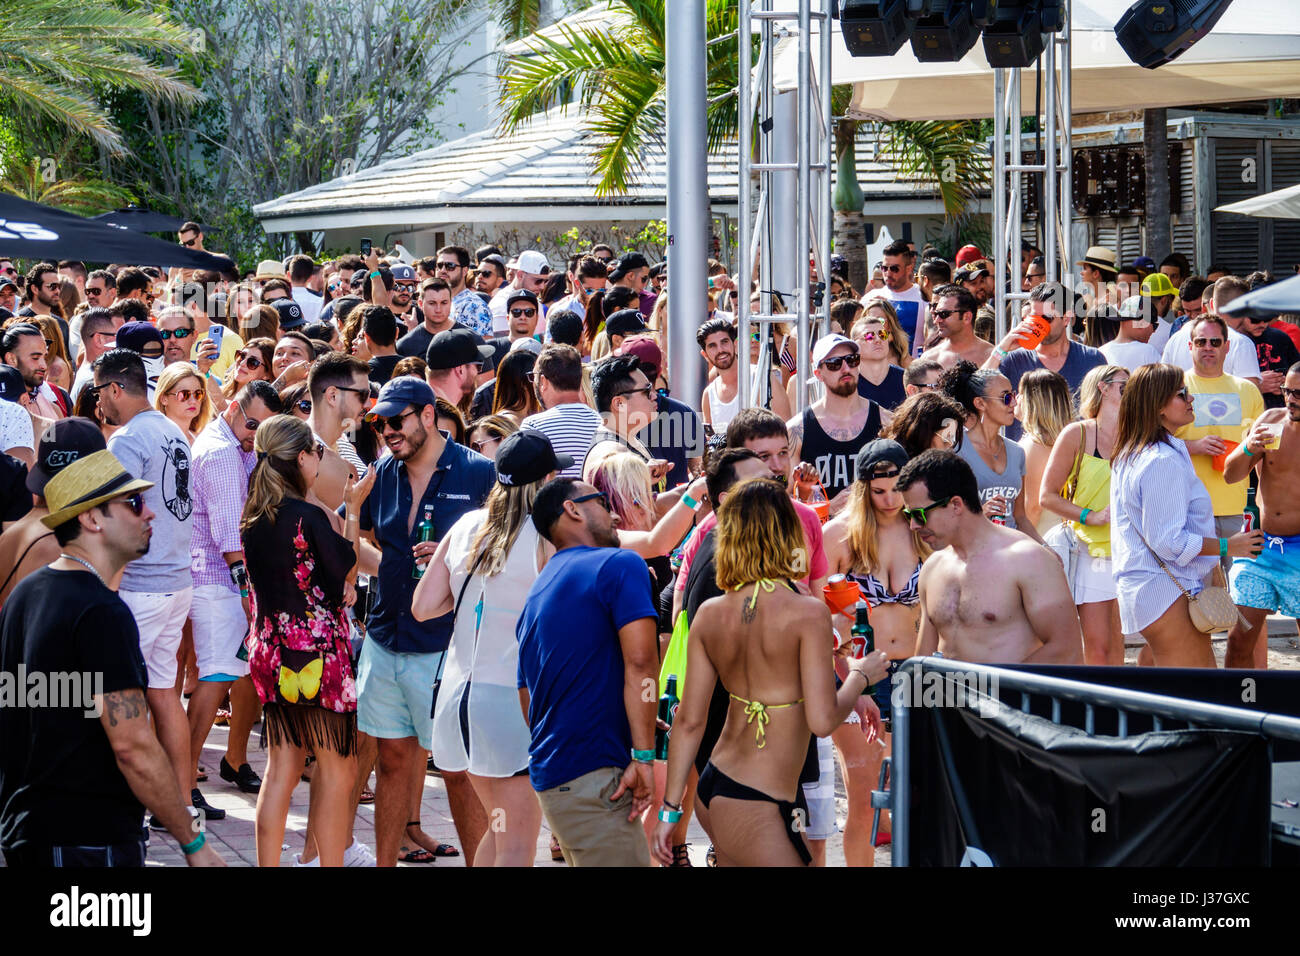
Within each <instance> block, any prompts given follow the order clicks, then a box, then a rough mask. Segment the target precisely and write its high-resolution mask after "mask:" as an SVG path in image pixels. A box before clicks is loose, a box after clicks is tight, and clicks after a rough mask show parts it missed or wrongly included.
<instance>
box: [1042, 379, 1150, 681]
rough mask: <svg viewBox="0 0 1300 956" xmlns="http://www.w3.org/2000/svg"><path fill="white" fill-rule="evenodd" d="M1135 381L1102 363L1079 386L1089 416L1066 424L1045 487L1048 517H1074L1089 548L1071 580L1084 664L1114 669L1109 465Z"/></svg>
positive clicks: (1116, 629)
mask: <svg viewBox="0 0 1300 956" xmlns="http://www.w3.org/2000/svg"><path fill="white" fill-rule="evenodd" d="M1029 374H1030V375H1039V374H1041V372H1030V373H1029ZM1025 378H1029V375H1026V376H1025ZM1128 378H1129V372H1128V369H1126V368H1124V367H1123V366H1120V365H1099V366H1097V367H1096V368H1094V369H1091V370H1090V371H1089V372H1088V374H1087V375H1085V376H1084V378H1083V383H1082V385H1080V387H1079V416H1080V418H1082V421H1079V422H1074V423H1073V424H1070V425H1067V426H1066V427H1065V428H1063V429H1061V433H1060V434H1059V435H1058V436H1057V439H1056V442H1055V443H1054V444H1053V446H1052V451H1051V456H1050V457H1049V458H1048V460H1047V465H1046V467H1045V470H1044V471H1043V480H1042V487H1041V488H1040V489H1039V492H1038V500H1039V502H1040V503H1041V505H1042V509H1043V515H1044V517H1049V518H1050V519H1051V520H1052V523H1053V524H1056V523H1059V522H1060V521H1062V520H1065V521H1068V522H1069V524H1070V527H1071V529H1072V530H1073V532H1074V535H1075V537H1076V538H1078V539H1079V544H1080V546H1081V547H1082V548H1083V553H1081V554H1080V555H1079V560H1078V564H1077V566H1076V568H1075V574H1074V580H1073V581H1072V582H1070V584H1071V587H1072V589H1073V591H1074V603H1075V605H1076V606H1077V607H1078V609H1079V623H1080V624H1081V625H1083V661H1084V663H1085V664H1109V665H1111V666H1113V667H1119V666H1120V665H1122V664H1123V663H1124V631H1123V628H1121V627H1120V622H1119V602H1118V600H1117V592H1116V589H1115V578H1114V576H1113V574H1112V568H1111V551H1110V531H1111V528H1110V462H1111V458H1113V457H1114V455H1115V439H1116V435H1117V433H1118V431H1119V406H1120V399H1121V397H1122V396H1123V394H1124V386H1125V385H1126V384H1128ZM1024 380H1025V379H1021V382H1024ZM1025 430H1026V432H1027V431H1028V425H1026V429H1025Z"/></svg>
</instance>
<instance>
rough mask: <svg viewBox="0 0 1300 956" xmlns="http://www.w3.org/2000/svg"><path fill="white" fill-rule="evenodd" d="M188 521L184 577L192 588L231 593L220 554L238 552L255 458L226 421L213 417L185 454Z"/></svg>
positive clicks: (233, 586) (226, 572) (242, 547)
mask: <svg viewBox="0 0 1300 956" xmlns="http://www.w3.org/2000/svg"><path fill="white" fill-rule="evenodd" d="M190 455H191V458H192V462H191V465H190V487H191V489H192V490H193V498H194V523H193V525H192V528H193V531H192V533H191V535H190V574H191V576H192V577H193V579H194V586H195V587H201V586H202V585H205V584H215V585H219V586H221V587H224V588H226V589H227V590H229V591H231V592H234V591H235V590H236V588H235V585H234V583H233V582H232V581H231V580H230V569H229V568H228V567H227V565H226V559H225V557H224V555H225V554H226V553H227V552H230V551H242V550H243V549H244V545H243V542H242V541H240V538H239V519H240V516H241V515H242V514H243V512H244V499H245V498H247V497H248V476H249V475H251V474H252V473H253V465H255V464H256V463H257V456H256V455H255V454H253V453H252V452H248V453H245V452H244V449H243V447H242V446H241V445H240V444H239V440H238V439H237V438H235V433H234V432H232V431H231V430H230V426H229V425H227V424H226V420H225V419H224V418H222V417H221V416H220V415H218V416H217V417H216V418H214V419H213V420H212V421H211V423H209V425H208V427H207V428H205V429H203V431H201V432H199V437H198V438H196V439H194V447H193V448H192V449H191V451H190Z"/></svg>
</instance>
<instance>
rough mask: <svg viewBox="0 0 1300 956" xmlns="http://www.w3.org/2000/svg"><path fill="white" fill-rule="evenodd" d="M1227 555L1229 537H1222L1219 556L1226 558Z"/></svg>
mask: <svg viewBox="0 0 1300 956" xmlns="http://www.w3.org/2000/svg"><path fill="white" fill-rule="evenodd" d="M1227 556H1228V539H1227V538H1220V539H1219V557H1221V558H1226V557H1227Z"/></svg>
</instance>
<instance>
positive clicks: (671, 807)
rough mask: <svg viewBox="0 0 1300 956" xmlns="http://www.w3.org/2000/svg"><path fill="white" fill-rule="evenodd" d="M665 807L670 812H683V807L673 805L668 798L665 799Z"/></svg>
mask: <svg viewBox="0 0 1300 956" xmlns="http://www.w3.org/2000/svg"><path fill="white" fill-rule="evenodd" d="M664 806H665V807H667V808H668V809H669V810H676V811H677V812H678V813H681V812H682V805H681V804H680V803H673V802H672V801H670V800H669V799H668V798H667V797H664Z"/></svg>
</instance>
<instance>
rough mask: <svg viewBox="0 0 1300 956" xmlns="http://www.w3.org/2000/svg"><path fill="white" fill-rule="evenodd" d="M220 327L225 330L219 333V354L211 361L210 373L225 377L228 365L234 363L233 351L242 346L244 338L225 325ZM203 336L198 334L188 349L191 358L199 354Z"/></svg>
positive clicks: (221, 377)
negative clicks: (192, 345) (192, 346)
mask: <svg viewBox="0 0 1300 956" xmlns="http://www.w3.org/2000/svg"><path fill="white" fill-rule="evenodd" d="M222 328H223V329H225V331H224V332H222V333H221V354H220V355H218V356H217V360H216V361H215V362H213V363H212V374H213V375H215V376H216V377H217V378H219V379H224V378H225V377H226V372H228V371H230V366H232V365H234V364H235V353H236V352H238V351H239V350H240V349H242V348H243V347H244V340H243V339H242V338H240V337H239V333H238V332H233V331H231V330H230V329H226V328H225V326H222ZM205 338H207V335H206V334H204V335H201V336H199V337H198V339H197V341H195V343H194V348H192V349H190V358H191V359H193V358H194V357H195V356H197V355H198V354H199V344H200V343H201V342H202V341H203V340H204V339H205Z"/></svg>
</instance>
